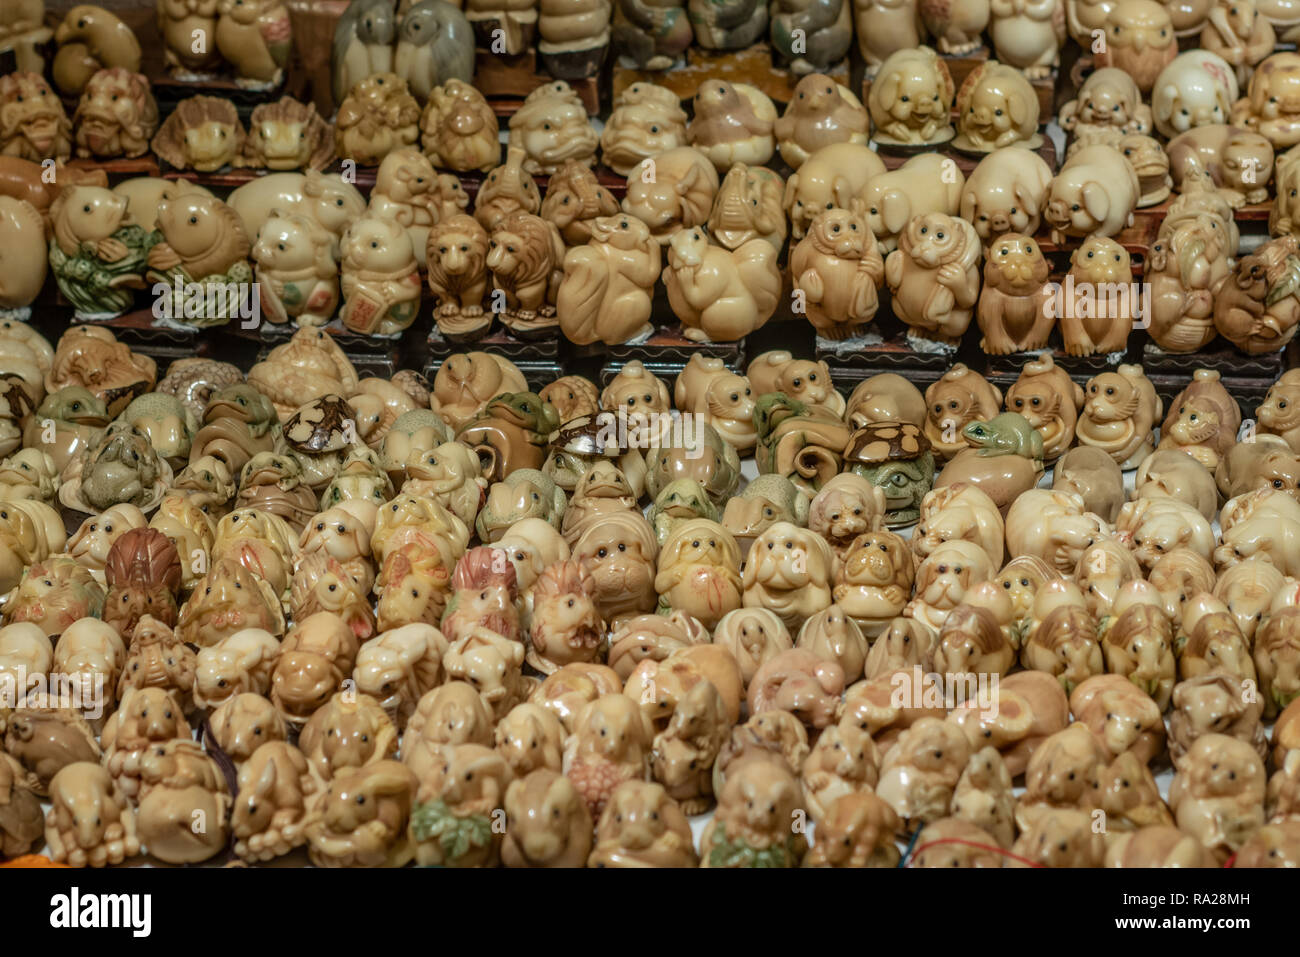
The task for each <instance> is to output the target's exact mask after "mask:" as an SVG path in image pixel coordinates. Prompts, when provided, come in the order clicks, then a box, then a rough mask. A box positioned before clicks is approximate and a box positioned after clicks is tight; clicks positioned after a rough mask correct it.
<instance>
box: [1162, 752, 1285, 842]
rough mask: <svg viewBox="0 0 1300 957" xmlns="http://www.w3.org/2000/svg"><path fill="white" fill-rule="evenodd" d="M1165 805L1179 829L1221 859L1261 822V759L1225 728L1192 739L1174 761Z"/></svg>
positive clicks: (1246, 838)
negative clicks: (1217, 732)
mask: <svg viewBox="0 0 1300 957" xmlns="http://www.w3.org/2000/svg"><path fill="white" fill-rule="evenodd" d="M1175 768H1176V773H1175V774H1174V783H1173V784H1172V785H1170V788H1169V807H1170V809H1171V810H1172V811H1173V812H1174V822H1175V823H1176V824H1177V825H1178V828H1179V830H1181V831H1184V832H1186V833H1189V834H1191V835H1192V836H1194V837H1196V838H1197V839H1198V840H1199V841H1200V842H1201V843H1202V844H1203V845H1204V846H1205V847H1206V848H1207V849H1208V850H1209V851H1210V853H1212V854H1213V855H1214V856H1215V858H1216V859H1217V860H1220V861H1224V860H1226V859H1227V858H1228V857H1229V856H1230V855H1231V854H1232V853H1233V852H1235V851H1237V850H1239V849H1240V848H1241V846H1242V845H1243V844H1245V842H1246V841H1247V840H1248V839H1249V838H1250V837H1251V835H1252V834H1254V832H1255V831H1256V830H1258V829H1259V828H1260V827H1262V826H1263V824H1264V797H1265V790H1266V786H1267V784H1266V776H1265V772H1264V762H1263V760H1262V759H1261V758H1260V756H1259V755H1258V754H1257V753H1256V752H1255V750H1254V749H1253V748H1251V747H1250V745H1248V744H1245V743H1244V742H1242V741H1240V740H1238V739H1237V738H1233V737H1229V736H1228V735H1225V734H1205V735H1202V736H1201V737H1199V738H1197V739H1196V742H1195V743H1194V744H1193V745H1192V746H1191V748H1189V749H1188V751H1187V753H1186V754H1184V755H1183V756H1182V757H1181V758H1179V759H1178V762H1177V764H1176V765H1175Z"/></svg>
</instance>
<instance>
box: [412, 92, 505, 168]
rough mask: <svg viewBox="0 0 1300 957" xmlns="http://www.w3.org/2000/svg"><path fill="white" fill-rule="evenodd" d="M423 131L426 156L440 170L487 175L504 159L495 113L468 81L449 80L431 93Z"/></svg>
mask: <svg viewBox="0 0 1300 957" xmlns="http://www.w3.org/2000/svg"><path fill="white" fill-rule="evenodd" d="M420 130H421V139H420V143H421V146H422V147H423V149H424V152H425V155H427V156H428V157H429V159H430V160H432V161H433V164H434V165H435V166H437V167H439V168H441V169H450V170H454V171H457V172H467V171H469V170H481V171H483V172H487V171H489V170H491V169H492V168H494V167H495V166H496V165H497V163H498V162H500V160H501V143H500V141H499V140H498V139H497V120H496V114H495V113H494V112H493V111H492V107H491V106H489V105H488V102H487V100H486V99H485V98H484V96H483V94H482V93H480V92H479V91H478V90H477V89H475V88H474V87H473V86H472V85H471V84H470V83H469V82H467V81H464V80H459V79H455V78H453V79H449V80H447V81H446V82H444V83H443V84H441V85H440V86H436V87H434V88H433V89H432V90H431V91H430V92H429V94H428V102H427V103H426V104H425V107H424V113H423V114H422V115H421V117H420Z"/></svg>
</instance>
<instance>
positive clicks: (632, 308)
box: [543, 177, 662, 345]
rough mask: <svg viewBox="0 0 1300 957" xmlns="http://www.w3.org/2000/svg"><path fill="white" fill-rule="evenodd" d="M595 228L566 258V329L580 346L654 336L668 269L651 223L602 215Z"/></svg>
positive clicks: (561, 294)
mask: <svg viewBox="0 0 1300 957" xmlns="http://www.w3.org/2000/svg"><path fill="white" fill-rule="evenodd" d="M554 182H555V179H554V177H553V178H552V183H554ZM552 188H554V187H552ZM548 198H549V195H548ZM543 211H545V209H544V208H543ZM589 228H590V239H589V241H588V242H587V244H586V245H582V246H573V247H571V248H570V249H569V250H568V252H566V253H565V255H564V278H563V280H562V281H561V283H560V285H559V288H558V290H557V291H556V298H555V305H556V311H557V314H558V317H559V325H560V330H561V331H562V332H563V333H564V337H565V338H566V339H568V340H569V341H570V342H573V343H576V344H578V345H589V344H591V343H593V342H603V343H606V344H609V345H616V344H618V343H622V342H628V341H631V340H634V339H637V338H641V337H644V336H646V335H648V334H649V333H650V332H651V330H652V327H651V325H650V312H651V299H652V293H653V291H654V285H655V280H656V279H657V278H658V277H659V272H660V270H661V268H662V260H661V254H660V247H659V244H658V243H657V242H655V241H654V238H653V237H652V236H651V234H650V229H649V227H648V226H646V224H645V223H643V222H642V221H641V220H639V219H637V218H636V217H635V216H630V215H628V214H627V213H623V214H621V215H617V216H602V217H599V218H597V219H594V220H592V221H591V223H590V227H589Z"/></svg>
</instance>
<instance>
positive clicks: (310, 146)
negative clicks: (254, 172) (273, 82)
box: [239, 96, 334, 170]
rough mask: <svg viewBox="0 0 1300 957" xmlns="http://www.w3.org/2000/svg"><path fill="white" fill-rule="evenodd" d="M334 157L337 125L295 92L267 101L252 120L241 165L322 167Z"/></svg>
mask: <svg viewBox="0 0 1300 957" xmlns="http://www.w3.org/2000/svg"><path fill="white" fill-rule="evenodd" d="M333 159H334V127H333V126H331V125H330V124H329V123H327V122H326V121H325V120H323V119H322V118H321V116H320V114H319V113H317V112H316V105H315V104H314V103H300V102H299V101H298V100H295V99H294V98H293V97H291V96H285V97H281V98H280V99H279V100H277V101H276V102H275V103H263V104H261V105H260V106H258V107H257V108H256V109H254V110H253V115H252V116H251V117H249V120H248V138H247V139H246V140H244V150H243V153H242V154H241V155H240V157H239V165H240V166H248V167H252V168H253V169H270V170H299V169H314V170H321V169H324V168H325V167H326V166H328V165H329V164H330V163H331V162H332V161H333Z"/></svg>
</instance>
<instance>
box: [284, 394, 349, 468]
mask: <svg viewBox="0 0 1300 957" xmlns="http://www.w3.org/2000/svg"><path fill="white" fill-rule="evenodd" d="M356 421H357V413H356V411H355V410H354V409H353V408H352V406H351V405H350V404H349V403H348V401H347V399H345V398H343V396H341V395H338V394H337V393H333V392H331V393H329V394H328V395H323V396H321V397H320V398H318V399H313V400H312V401H311V402H308V403H307V404H306V405H304V406H301V407H300V408H299V409H298V411H297V412H295V413H294V414H293V415H292V416H290V418H289V421H288V422H286V423H285V424H284V441H285V442H286V443H287V444H288V445H289V447H290V448H291V449H293V450H294V451H296V452H302V453H305V454H307V455H323V454H325V453H327V452H342V451H343V450H344V449H346V448H348V447H349V446H350V445H352V444H353V443H355V442H356V441H357V427H356Z"/></svg>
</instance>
